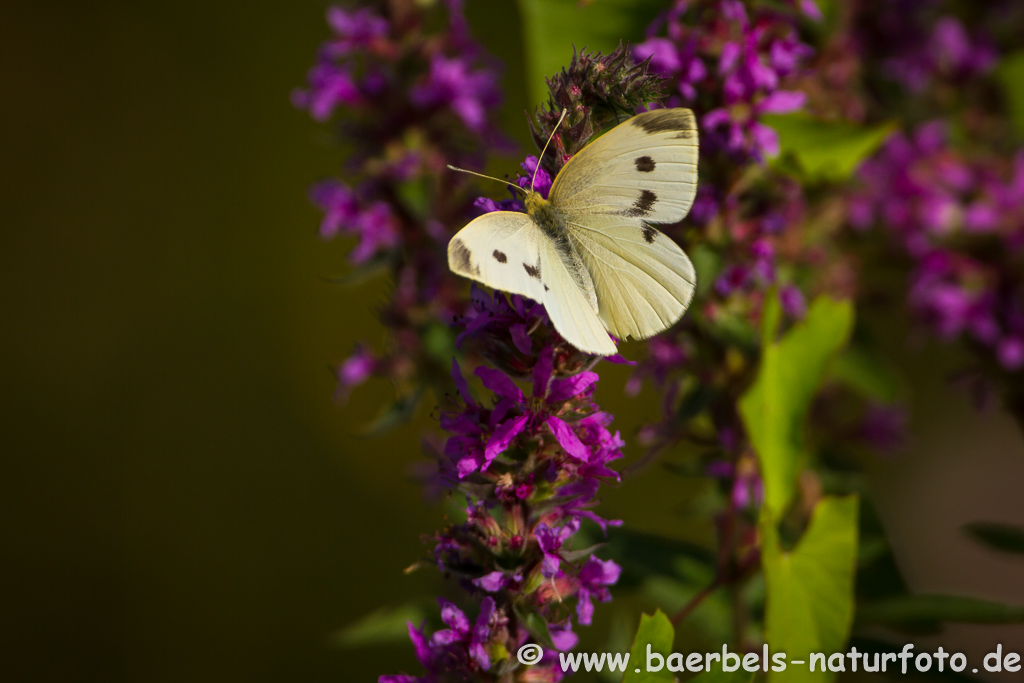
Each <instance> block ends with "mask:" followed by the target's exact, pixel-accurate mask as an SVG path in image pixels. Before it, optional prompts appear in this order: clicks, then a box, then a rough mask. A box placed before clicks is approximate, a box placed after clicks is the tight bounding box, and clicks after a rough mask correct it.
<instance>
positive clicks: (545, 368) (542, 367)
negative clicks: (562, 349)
mask: <svg viewBox="0 0 1024 683" xmlns="http://www.w3.org/2000/svg"><path fill="white" fill-rule="evenodd" d="M554 367H555V350H554V349H552V348H551V347H550V346H545V347H544V348H543V349H542V350H541V352H540V356H538V358H537V364H536V365H534V366H533V395H534V396H545V395H547V393H548V384H549V383H550V381H551V372H552V370H554Z"/></svg>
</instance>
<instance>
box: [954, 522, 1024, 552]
mask: <svg viewBox="0 0 1024 683" xmlns="http://www.w3.org/2000/svg"><path fill="white" fill-rule="evenodd" d="M964 531H966V532H967V533H968V534H969V535H970V536H971V537H972V538H974V540H976V541H980V542H981V543H983V544H984V545H986V546H988V547H989V548H992V549H993V550H1000V551H1002V552H1004V553H1016V554H1018V555H1024V527H1019V526H1014V525H1013V524H1002V523H1000V522H971V523H970V524H967V525H965V526H964Z"/></svg>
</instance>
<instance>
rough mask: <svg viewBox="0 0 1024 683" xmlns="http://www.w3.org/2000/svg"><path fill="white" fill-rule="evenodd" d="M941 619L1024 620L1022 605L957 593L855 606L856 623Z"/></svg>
mask: <svg viewBox="0 0 1024 683" xmlns="http://www.w3.org/2000/svg"><path fill="white" fill-rule="evenodd" d="M941 622H958V623H967V624H1018V623H1021V622H1024V606H1019V605H1004V604H1001V603H998V602H990V601H988V600H978V599H976V598H967V597H962V596H956V595H903V596H899V597H895V598H889V599H887V600H880V601H878V602H873V603H868V604H866V605H860V606H858V608H857V625H858V626H866V625H869V624H899V625H932V624H937V623H941Z"/></svg>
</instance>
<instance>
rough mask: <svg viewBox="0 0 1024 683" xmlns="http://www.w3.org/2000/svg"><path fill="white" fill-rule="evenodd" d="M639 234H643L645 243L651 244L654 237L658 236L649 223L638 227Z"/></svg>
mask: <svg viewBox="0 0 1024 683" xmlns="http://www.w3.org/2000/svg"><path fill="white" fill-rule="evenodd" d="M640 234H641V235H643V237H644V241H645V242H647V244H653V243H654V238H655V237H657V236H658V231H657V230H655V229H654V228H652V227H651V226H649V225H645V226H644V227H643V228H641V229H640Z"/></svg>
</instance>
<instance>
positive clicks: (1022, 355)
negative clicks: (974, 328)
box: [997, 336, 1024, 371]
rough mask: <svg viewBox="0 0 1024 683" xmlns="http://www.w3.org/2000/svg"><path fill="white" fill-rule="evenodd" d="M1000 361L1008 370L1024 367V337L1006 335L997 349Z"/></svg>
mask: <svg viewBox="0 0 1024 683" xmlns="http://www.w3.org/2000/svg"><path fill="white" fill-rule="evenodd" d="M997 356H998V358H999V363H1000V364H1001V365H1002V366H1003V367H1004V368H1006V369H1007V370H1010V371H1014V370H1020V369H1021V368H1022V367H1024V337H1019V336H1017V337H1005V338H1003V339H1002V340H1001V341H1000V342H999V347H998V349H997Z"/></svg>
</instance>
